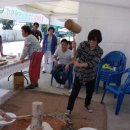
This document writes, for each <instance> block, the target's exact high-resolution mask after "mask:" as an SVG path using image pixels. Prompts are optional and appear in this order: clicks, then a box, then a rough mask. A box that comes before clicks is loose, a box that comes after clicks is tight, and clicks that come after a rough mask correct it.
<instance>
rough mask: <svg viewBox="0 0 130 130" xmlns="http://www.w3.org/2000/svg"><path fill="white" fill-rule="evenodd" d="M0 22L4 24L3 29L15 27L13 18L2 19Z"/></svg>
mask: <svg viewBox="0 0 130 130" xmlns="http://www.w3.org/2000/svg"><path fill="white" fill-rule="evenodd" d="M0 23H2V24H3V27H2V29H3V30H12V29H13V27H14V21H13V20H7V19H1V20H0Z"/></svg>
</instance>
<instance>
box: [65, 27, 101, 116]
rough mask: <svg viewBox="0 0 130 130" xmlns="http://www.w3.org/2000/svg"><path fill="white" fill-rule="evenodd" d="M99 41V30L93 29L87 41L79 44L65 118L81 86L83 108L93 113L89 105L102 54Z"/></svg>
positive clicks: (69, 112) (69, 113)
mask: <svg viewBox="0 0 130 130" xmlns="http://www.w3.org/2000/svg"><path fill="white" fill-rule="evenodd" d="M101 41H102V35H101V32H100V30H97V29H94V30H91V31H90V32H89V34H88V41H83V42H81V43H80V44H79V47H78V48H77V52H76V60H75V61H74V66H75V79H74V84H73V89H72V92H71V95H70V97H69V101H68V105H67V112H66V113H65V115H66V116H70V115H71V112H72V110H73V107H74V103H75V100H76V98H77V96H78V94H79V91H80V89H81V86H82V85H84V86H85V87H86V98H85V103H84V105H85V108H86V110H87V111H88V112H90V113H91V112H93V109H92V108H90V104H91V99H92V96H93V92H94V88H95V80H96V71H97V65H98V62H99V60H100V58H101V56H102V54H103V50H102V49H101V48H100V47H99V45H98V44H99V43H100V42H101Z"/></svg>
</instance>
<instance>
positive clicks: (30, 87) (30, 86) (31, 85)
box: [26, 84, 36, 89]
mask: <svg viewBox="0 0 130 130" xmlns="http://www.w3.org/2000/svg"><path fill="white" fill-rule="evenodd" d="M35 88H36V85H35V84H30V85H29V86H28V87H27V88H26V89H35Z"/></svg>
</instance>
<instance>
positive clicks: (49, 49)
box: [42, 27, 57, 73]
mask: <svg viewBox="0 0 130 130" xmlns="http://www.w3.org/2000/svg"><path fill="white" fill-rule="evenodd" d="M54 32H55V29H54V28H53V27H49V29H48V34H46V35H45V37H44V40H43V48H42V50H43V54H44V56H43V69H42V72H43V73H46V71H47V68H49V69H48V72H49V73H50V72H51V70H52V66H53V54H54V53H55V50H56V48H57V37H56V36H55V35H54ZM48 63H49V64H48ZM48 65H49V66H48Z"/></svg>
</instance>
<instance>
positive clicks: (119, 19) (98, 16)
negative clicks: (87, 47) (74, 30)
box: [77, 3, 130, 67]
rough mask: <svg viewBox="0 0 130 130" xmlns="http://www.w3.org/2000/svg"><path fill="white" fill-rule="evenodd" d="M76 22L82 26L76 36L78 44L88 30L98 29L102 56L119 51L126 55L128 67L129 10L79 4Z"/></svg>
mask: <svg viewBox="0 0 130 130" xmlns="http://www.w3.org/2000/svg"><path fill="white" fill-rule="evenodd" d="M78 22H79V24H80V25H81V26H82V32H81V33H80V34H78V35H77V42H78V43H79V42H81V41H83V40H86V39H87V35H88V32H89V31H90V30H92V29H100V30H101V32H102V36H103V41H102V43H100V46H101V47H102V48H103V50H104V54H106V53H108V52H110V51H112V50H120V51H122V52H124V53H125V54H126V56H127V66H128V67H130V50H129V49H130V9H127V8H120V7H112V6H106V5H96V4H88V3H80V6H79V15H78Z"/></svg>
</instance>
